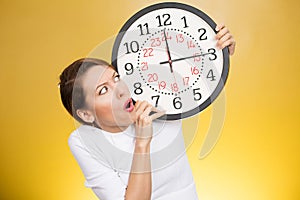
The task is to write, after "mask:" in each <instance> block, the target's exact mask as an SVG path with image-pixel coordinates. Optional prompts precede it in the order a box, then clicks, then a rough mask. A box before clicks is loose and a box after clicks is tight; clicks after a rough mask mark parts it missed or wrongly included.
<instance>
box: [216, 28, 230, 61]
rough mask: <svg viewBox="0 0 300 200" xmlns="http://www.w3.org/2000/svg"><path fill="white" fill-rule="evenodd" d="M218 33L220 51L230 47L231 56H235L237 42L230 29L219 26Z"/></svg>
mask: <svg viewBox="0 0 300 200" xmlns="http://www.w3.org/2000/svg"><path fill="white" fill-rule="evenodd" d="M216 31H217V32H218V33H217V35H216V39H217V47H218V48H220V49H223V48H224V47H228V50H229V54H230V55H233V54H234V51H235V40H234V38H233V36H232V35H231V33H230V32H229V30H228V28H227V27H226V26H225V25H223V24H218V25H217V27H216Z"/></svg>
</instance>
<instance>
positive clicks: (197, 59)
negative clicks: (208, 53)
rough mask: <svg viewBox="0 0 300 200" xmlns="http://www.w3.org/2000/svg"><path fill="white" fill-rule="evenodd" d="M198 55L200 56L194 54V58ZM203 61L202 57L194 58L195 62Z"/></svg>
mask: <svg viewBox="0 0 300 200" xmlns="http://www.w3.org/2000/svg"><path fill="white" fill-rule="evenodd" d="M196 55H200V54H199V53H194V56H196ZM200 61H201V58H200V56H197V57H194V62H200Z"/></svg>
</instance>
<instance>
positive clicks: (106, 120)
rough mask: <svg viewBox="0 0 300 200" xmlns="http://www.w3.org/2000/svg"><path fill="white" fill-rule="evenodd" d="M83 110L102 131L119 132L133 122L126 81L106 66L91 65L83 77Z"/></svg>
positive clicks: (133, 116) (133, 114)
mask: <svg viewBox="0 0 300 200" xmlns="http://www.w3.org/2000/svg"><path fill="white" fill-rule="evenodd" d="M82 87H83V91H84V93H85V97H86V109H87V110H88V111H89V112H90V113H91V114H92V115H93V117H94V119H95V121H94V122H95V123H96V124H97V125H98V126H100V127H101V128H102V129H103V130H105V131H109V132H119V131H121V130H124V129H126V128H127V127H128V126H129V125H130V124H132V123H133V122H134V121H135V116H136V113H135V109H134V106H133V103H132V99H131V96H130V92H129V90H128V87H127V86H126V84H125V83H124V82H123V81H122V80H120V77H119V75H118V73H117V72H116V71H115V70H114V69H113V68H111V67H109V66H102V65H97V66H94V67H91V68H90V69H89V70H88V71H87V72H86V73H85V74H84V75H83V76H82Z"/></svg>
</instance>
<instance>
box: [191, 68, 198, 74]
mask: <svg viewBox="0 0 300 200" xmlns="http://www.w3.org/2000/svg"><path fill="white" fill-rule="evenodd" d="M191 72H192V75H197V74H199V69H197V67H191Z"/></svg>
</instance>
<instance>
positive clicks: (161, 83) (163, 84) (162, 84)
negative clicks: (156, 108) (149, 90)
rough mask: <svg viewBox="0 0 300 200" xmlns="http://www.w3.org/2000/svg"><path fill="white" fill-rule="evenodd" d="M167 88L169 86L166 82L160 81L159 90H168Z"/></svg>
mask: <svg viewBox="0 0 300 200" xmlns="http://www.w3.org/2000/svg"><path fill="white" fill-rule="evenodd" d="M166 86H167V84H166V82H165V81H161V82H159V81H158V89H160V90H163V89H165V88H166Z"/></svg>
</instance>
